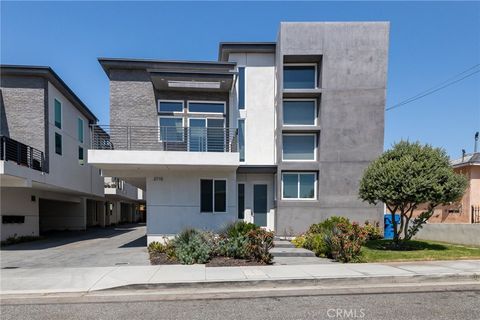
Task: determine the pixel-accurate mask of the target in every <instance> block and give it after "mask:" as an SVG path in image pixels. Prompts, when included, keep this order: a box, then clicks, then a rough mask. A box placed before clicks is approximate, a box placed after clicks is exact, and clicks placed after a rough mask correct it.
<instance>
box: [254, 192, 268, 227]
mask: <svg viewBox="0 0 480 320" xmlns="http://www.w3.org/2000/svg"><path fill="white" fill-rule="evenodd" d="M253 222H255V224H256V225H257V226H260V227H266V226H267V185H266V184H254V185H253Z"/></svg>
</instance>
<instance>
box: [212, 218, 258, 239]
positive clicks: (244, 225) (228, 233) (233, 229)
mask: <svg viewBox="0 0 480 320" xmlns="http://www.w3.org/2000/svg"><path fill="white" fill-rule="evenodd" d="M256 229H259V227H258V226H257V225H255V224H253V223H250V222H245V221H243V220H239V221H236V222H234V223H232V224H229V225H228V226H227V227H226V228H225V230H224V231H223V232H222V233H221V234H222V236H224V237H226V238H236V237H239V236H246V235H247V233H249V232H250V231H252V230H256Z"/></svg>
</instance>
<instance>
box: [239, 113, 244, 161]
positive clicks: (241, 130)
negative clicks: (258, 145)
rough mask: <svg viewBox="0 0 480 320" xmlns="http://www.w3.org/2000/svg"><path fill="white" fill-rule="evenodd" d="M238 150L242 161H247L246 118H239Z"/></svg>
mask: <svg viewBox="0 0 480 320" xmlns="http://www.w3.org/2000/svg"><path fill="white" fill-rule="evenodd" d="M238 149H239V150H238V151H239V153H240V161H241V162H244V161H245V119H239V120H238Z"/></svg>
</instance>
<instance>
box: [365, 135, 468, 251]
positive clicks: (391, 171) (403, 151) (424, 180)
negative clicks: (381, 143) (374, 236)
mask: <svg viewBox="0 0 480 320" xmlns="http://www.w3.org/2000/svg"><path fill="white" fill-rule="evenodd" d="M466 186H467V180H466V178H465V177H464V176H463V175H460V174H456V173H455V172H454V171H453V170H452V168H451V166H450V162H449V157H448V155H447V153H446V152H445V150H443V149H440V148H434V147H432V146H430V145H422V144H420V143H418V142H416V143H411V142H408V141H400V142H399V143H397V144H395V145H394V146H393V148H392V149H391V150H388V151H385V152H384V153H383V154H382V155H381V156H380V157H379V158H378V159H377V160H375V161H374V162H372V163H371V164H370V166H369V167H368V168H367V169H366V170H365V172H364V174H363V178H362V181H361V182H360V191H359V194H360V198H361V199H362V200H364V201H366V202H368V203H370V204H377V203H379V202H383V203H385V205H386V206H387V208H388V210H389V211H390V213H391V215H392V224H393V232H394V238H393V240H394V242H395V244H397V245H398V244H399V243H400V242H401V241H402V240H410V239H411V238H412V237H413V236H414V235H415V234H416V233H417V232H418V231H419V230H420V229H421V228H422V226H423V224H425V223H426V222H427V220H428V219H429V218H430V217H431V216H432V215H433V211H434V209H435V207H437V206H439V205H442V204H447V203H450V202H454V201H456V200H458V199H459V198H461V197H462V195H463V193H464V192H465V188H466ZM420 204H424V205H426V209H425V211H423V212H422V213H421V214H420V215H418V216H417V217H414V218H413V220H412V216H413V211H414V210H415V209H417V208H418V207H419V205H420ZM397 213H398V214H400V222H399V225H398V223H396V221H395V214H397ZM411 220H412V221H411ZM410 221H411V222H412V223H411V225H410Z"/></svg>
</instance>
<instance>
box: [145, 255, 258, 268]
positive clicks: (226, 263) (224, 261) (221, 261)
mask: <svg viewBox="0 0 480 320" xmlns="http://www.w3.org/2000/svg"><path fill="white" fill-rule="evenodd" d="M150 263H151V264H152V265H159V264H180V262H178V261H177V260H171V259H169V258H168V256H167V255H166V254H165V253H151V254H150ZM262 265H265V264H263V263H261V262H256V261H250V260H245V259H233V258H228V257H213V258H212V259H211V260H210V261H209V262H208V263H207V264H206V266H207V267H241V266H262Z"/></svg>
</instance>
